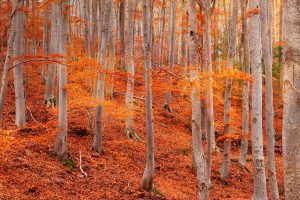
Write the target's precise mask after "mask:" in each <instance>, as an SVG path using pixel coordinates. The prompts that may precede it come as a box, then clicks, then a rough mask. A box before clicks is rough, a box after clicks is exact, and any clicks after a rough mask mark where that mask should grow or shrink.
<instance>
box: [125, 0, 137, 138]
mask: <svg viewBox="0 0 300 200" xmlns="http://www.w3.org/2000/svg"><path fill="white" fill-rule="evenodd" d="M134 8H135V1H134V0H129V1H127V2H126V9H125V10H126V12H125V38H126V40H125V41H126V45H125V64H126V69H127V88H126V95H125V96H126V98H125V103H126V116H127V117H126V121H125V124H126V130H125V133H126V135H127V137H128V138H129V139H132V138H134V137H135V129H134V121H133V117H134V114H133V112H134V99H133V91H134V68H135V66H134V43H133V40H134Z"/></svg>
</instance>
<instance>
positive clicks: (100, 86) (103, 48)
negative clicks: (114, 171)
mask: <svg viewBox="0 0 300 200" xmlns="http://www.w3.org/2000/svg"><path fill="white" fill-rule="evenodd" d="M112 4H113V2H112V1H110V0H105V4H104V6H105V11H104V23H103V25H102V30H101V32H102V33H101V35H102V39H101V45H100V49H99V56H98V61H99V63H101V65H102V70H101V71H99V72H98V75H97V89H96V100H97V106H96V110H95V113H96V114H95V116H96V119H95V134H94V143H93V147H92V149H93V150H94V151H96V152H98V153H103V150H102V134H103V121H102V116H103V105H102V104H103V101H104V84H105V76H106V75H105V73H106V69H107V61H106V54H107V43H108V32H109V27H110V21H109V19H110V14H111V13H110V12H111V8H112Z"/></svg>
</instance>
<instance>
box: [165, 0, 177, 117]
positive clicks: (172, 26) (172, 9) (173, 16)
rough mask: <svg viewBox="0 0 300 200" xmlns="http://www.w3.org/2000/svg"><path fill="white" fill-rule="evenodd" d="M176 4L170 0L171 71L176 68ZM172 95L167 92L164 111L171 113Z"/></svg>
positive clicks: (169, 53) (169, 80)
mask: <svg viewBox="0 0 300 200" xmlns="http://www.w3.org/2000/svg"><path fill="white" fill-rule="evenodd" d="M175 9H176V2H175V0H170V17H169V46H168V48H169V51H168V62H169V71H171V70H172V69H173V67H174V46H175V27H176V13H175V12H176V10H175ZM168 82H169V87H170V88H171V87H172V76H171V75H170V74H168ZM171 97H172V93H171V90H170V89H169V91H168V92H167V99H166V102H165V104H164V109H165V110H168V111H169V112H171V108H170V105H169V104H170V102H171Z"/></svg>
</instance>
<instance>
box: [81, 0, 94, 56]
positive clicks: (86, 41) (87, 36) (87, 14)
mask: <svg viewBox="0 0 300 200" xmlns="http://www.w3.org/2000/svg"><path fill="white" fill-rule="evenodd" d="M89 4H90V1H89V0H84V1H83V12H84V50H85V56H86V57H90V54H91V50H90V49H91V48H90V46H91V45H90V27H89V24H90V9H89ZM94 12H95V11H94ZM93 14H94V15H95V13H93Z"/></svg>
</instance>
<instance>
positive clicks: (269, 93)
mask: <svg viewBox="0 0 300 200" xmlns="http://www.w3.org/2000/svg"><path fill="white" fill-rule="evenodd" d="M269 1H272V0H269ZM269 1H260V8H261V9H260V20H261V41H262V56H263V62H264V65H265V71H266V93H265V98H266V101H265V103H266V133H267V158H268V165H267V169H268V178H269V184H270V191H271V199H272V200H273V199H275V200H276V199H279V193H278V186H277V178H276V164H275V152H274V146H275V133H274V132H275V131H274V109H273V84H272V52H271V50H272V46H271V44H272V42H271V34H270V33H269V31H271V28H270V27H271V24H272V18H268V17H269V16H268V13H269V12H271V10H270V9H269V5H268V4H269V3H272V2H269Z"/></svg>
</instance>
